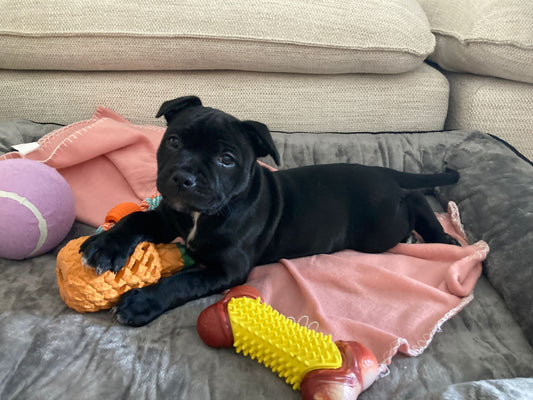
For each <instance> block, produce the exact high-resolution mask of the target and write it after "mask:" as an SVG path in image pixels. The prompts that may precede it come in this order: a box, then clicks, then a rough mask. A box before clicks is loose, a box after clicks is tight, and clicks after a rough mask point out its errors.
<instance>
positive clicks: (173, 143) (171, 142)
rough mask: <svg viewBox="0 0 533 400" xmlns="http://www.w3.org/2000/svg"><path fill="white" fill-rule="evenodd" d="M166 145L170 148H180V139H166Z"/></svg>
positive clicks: (174, 137) (175, 137)
mask: <svg viewBox="0 0 533 400" xmlns="http://www.w3.org/2000/svg"><path fill="white" fill-rule="evenodd" d="M165 143H166V145H167V146H168V147H170V148H173V149H177V148H178V147H180V139H179V138H178V137H177V136H169V137H168V138H166V140H165Z"/></svg>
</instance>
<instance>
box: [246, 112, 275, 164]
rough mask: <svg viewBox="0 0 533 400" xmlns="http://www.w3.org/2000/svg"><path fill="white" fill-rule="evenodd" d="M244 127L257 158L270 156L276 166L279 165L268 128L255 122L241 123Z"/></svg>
mask: <svg viewBox="0 0 533 400" xmlns="http://www.w3.org/2000/svg"><path fill="white" fill-rule="evenodd" d="M241 123H242V125H243V126H244V130H245V131H246V133H247V135H248V138H249V139H250V141H251V142H252V145H253V147H254V150H255V153H256V154H257V156H258V157H266V156H268V155H270V156H271V157H272V159H273V160H274V162H275V163H276V165H279V163H280V159H279V153H278V149H277V148H276V145H275V144H274V140H272V135H271V134H270V131H269V130H268V127H267V126H266V125H265V124H262V123H261V122H256V121H241Z"/></svg>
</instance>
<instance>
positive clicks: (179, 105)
mask: <svg viewBox="0 0 533 400" xmlns="http://www.w3.org/2000/svg"><path fill="white" fill-rule="evenodd" d="M201 105H202V102H201V101H200V99H199V98H198V97H196V96H184V97H178V98H177V99H174V100H169V101H165V102H164V103H163V104H162V105H161V108H160V109H159V111H158V112H157V115H156V116H155V117H156V118H159V117H160V116H162V115H164V116H165V119H166V120H167V123H169V122H170V121H172V120H173V119H174V118H175V117H176V115H178V114H179V113H180V112H182V111H183V110H185V109H187V108H189V107H194V106H201Z"/></svg>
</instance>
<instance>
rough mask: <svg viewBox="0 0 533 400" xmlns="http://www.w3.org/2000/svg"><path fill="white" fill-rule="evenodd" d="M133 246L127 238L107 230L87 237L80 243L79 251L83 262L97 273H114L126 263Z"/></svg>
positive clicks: (133, 248)
mask: <svg viewBox="0 0 533 400" xmlns="http://www.w3.org/2000/svg"><path fill="white" fill-rule="evenodd" d="M135 246H136V243H134V242H132V241H131V240H129V239H128V238H126V237H119V236H117V235H113V233H111V232H110V231H108V232H103V233H100V234H97V235H94V236H91V237H90V238H88V239H87V240H86V241H85V242H83V243H82V245H81V247H80V253H82V255H83V256H82V259H83V262H84V263H85V264H87V265H88V266H90V267H93V268H94V269H95V270H96V273H97V274H98V275H100V274H102V273H104V272H106V271H112V272H115V273H116V272H118V271H120V269H121V268H122V267H123V266H124V265H125V264H126V262H127V261H128V257H129V256H130V255H131V254H132V253H133V250H135Z"/></svg>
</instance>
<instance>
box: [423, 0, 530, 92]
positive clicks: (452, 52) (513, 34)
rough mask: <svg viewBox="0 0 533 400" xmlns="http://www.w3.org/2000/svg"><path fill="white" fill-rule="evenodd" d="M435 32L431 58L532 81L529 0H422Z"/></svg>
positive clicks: (450, 67)
mask: <svg viewBox="0 0 533 400" xmlns="http://www.w3.org/2000/svg"><path fill="white" fill-rule="evenodd" d="M418 1H419V2H420V4H421V5H422V7H423V8H424V11H425V12H426V14H427V16H428V19H429V21H430V24H431V29H432V31H433V33H434V34H435V36H436V38H437V45H436V47H435V52H434V53H433V55H431V57H430V60H432V61H435V62H436V63H438V64H439V65H440V66H441V67H442V68H444V69H446V70H449V71H457V72H470V73H473V74H479V75H488V76H496V77H500V78H506V79H513V80H517V81H523V82H531V83H533V2H532V1H531V0H446V1H443V0H418Z"/></svg>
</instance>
